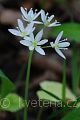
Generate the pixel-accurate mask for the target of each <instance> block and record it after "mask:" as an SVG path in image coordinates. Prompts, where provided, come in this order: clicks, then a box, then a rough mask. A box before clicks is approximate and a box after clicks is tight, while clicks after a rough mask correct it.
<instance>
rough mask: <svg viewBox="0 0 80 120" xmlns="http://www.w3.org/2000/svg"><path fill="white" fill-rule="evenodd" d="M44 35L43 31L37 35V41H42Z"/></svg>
mask: <svg viewBox="0 0 80 120" xmlns="http://www.w3.org/2000/svg"><path fill="white" fill-rule="evenodd" d="M42 35H43V29H42V30H41V31H40V32H38V33H37V35H36V37H35V40H37V41H40V40H41V38H42Z"/></svg>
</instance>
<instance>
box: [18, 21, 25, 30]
mask: <svg viewBox="0 0 80 120" xmlns="http://www.w3.org/2000/svg"><path fill="white" fill-rule="evenodd" d="M18 26H19V28H20V30H21V31H22V32H23V31H24V26H23V22H22V20H20V19H18Z"/></svg>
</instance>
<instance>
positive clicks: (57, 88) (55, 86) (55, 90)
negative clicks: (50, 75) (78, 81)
mask: <svg viewBox="0 0 80 120" xmlns="http://www.w3.org/2000/svg"><path fill="white" fill-rule="evenodd" d="M40 86H41V88H42V89H43V90H46V91H48V92H50V93H52V94H54V95H56V96H58V97H59V98H60V99H62V84H61V83H58V82H52V81H45V82H42V83H41V84H40ZM37 95H38V97H39V99H47V100H50V101H54V102H57V101H59V100H57V99H56V98H54V97H52V96H50V95H49V94H47V93H46V92H44V91H42V90H40V91H38V92H37ZM66 98H67V99H71V100H73V101H75V100H76V97H75V96H74V95H73V94H72V92H71V91H70V89H69V88H68V87H67V88H66Z"/></svg>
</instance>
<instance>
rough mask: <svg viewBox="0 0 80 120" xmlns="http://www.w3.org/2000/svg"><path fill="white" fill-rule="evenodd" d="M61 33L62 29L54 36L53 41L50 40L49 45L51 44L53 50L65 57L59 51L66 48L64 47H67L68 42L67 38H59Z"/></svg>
mask: <svg viewBox="0 0 80 120" xmlns="http://www.w3.org/2000/svg"><path fill="white" fill-rule="evenodd" d="M62 35H63V31H61V32H60V33H59V34H58V36H57V38H56V40H55V43H53V42H50V45H51V47H52V48H55V51H56V52H57V53H58V54H59V55H60V56H61V57H63V58H64V59H66V58H65V56H64V54H63V53H62V52H61V50H66V49H68V48H67V47H68V46H69V45H70V43H69V42H67V39H64V40H61V37H62Z"/></svg>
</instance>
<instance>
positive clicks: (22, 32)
mask: <svg viewBox="0 0 80 120" xmlns="http://www.w3.org/2000/svg"><path fill="white" fill-rule="evenodd" d="M33 25H34V24H33V23H31V24H29V25H28V26H27V27H25V28H24V25H23V22H22V21H21V20H20V19H18V27H17V29H8V30H9V32H11V33H12V34H13V35H16V36H20V37H23V38H25V37H26V36H28V35H30V34H31V33H32V32H33V31H34V30H35V27H33Z"/></svg>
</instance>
